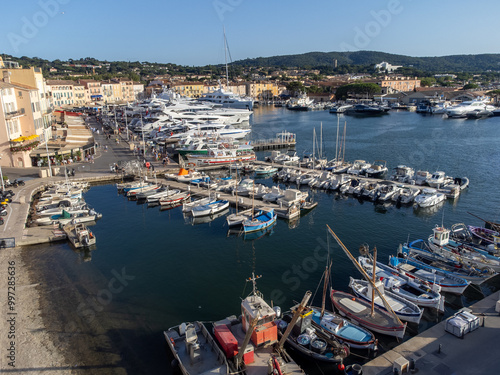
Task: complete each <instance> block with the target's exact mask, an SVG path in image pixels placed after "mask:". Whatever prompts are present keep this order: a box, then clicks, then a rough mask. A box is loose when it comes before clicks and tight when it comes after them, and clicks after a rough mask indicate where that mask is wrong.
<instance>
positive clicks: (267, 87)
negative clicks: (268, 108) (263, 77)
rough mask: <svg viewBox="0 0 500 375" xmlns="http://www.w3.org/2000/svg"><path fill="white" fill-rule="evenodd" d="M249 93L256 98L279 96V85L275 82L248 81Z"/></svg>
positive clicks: (263, 98) (265, 98) (268, 98)
mask: <svg viewBox="0 0 500 375" xmlns="http://www.w3.org/2000/svg"><path fill="white" fill-rule="evenodd" d="M246 85H247V95H248V96H250V97H252V98H253V99H256V100H270V99H272V98H274V97H275V96H278V94H279V92H278V86H277V85H276V84H275V83H273V82H247V84H246Z"/></svg>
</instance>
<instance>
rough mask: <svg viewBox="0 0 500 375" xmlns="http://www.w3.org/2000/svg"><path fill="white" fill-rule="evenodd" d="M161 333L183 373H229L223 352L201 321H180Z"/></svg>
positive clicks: (189, 374)
mask: <svg viewBox="0 0 500 375" xmlns="http://www.w3.org/2000/svg"><path fill="white" fill-rule="evenodd" d="M163 335H164V336H165V340H166V341H167V345H168V347H169V348H170V351H171V352H172V354H173V356H174V358H175V359H176V361H177V363H178V366H179V368H180V370H181V372H182V374H183V375H202V374H212V375H228V374H230V369H229V365H228V363H227V358H226V356H225V354H224V352H223V351H222V350H221V349H220V348H219V346H218V345H217V343H216V342H215V340H214V339H213V338H212V335H211V334H210V332H208V330H207V328H206V327H205V326H204V325H203V323H201V322H193V323H187V324H186V323H182V324H180V325H179V326H175V327H171V328H169V329H168V330H166V331H164V332H163Z"/></svg>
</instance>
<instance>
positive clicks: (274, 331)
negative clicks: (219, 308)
mask: <svg viewBox="0 0 500 375" xmlns="http://www.w3.org/2000/svg"><path fill="white" fill-rule="evenodd" d="M241 316H242V325H243V330H244V331H245V332H247V331H248V329H249V328H250V327H251V325H252V322H253V321H254V320H255V319H256V318H257V325H256V326H255V328H254V330H253V333H252V337H251V339H252V342H253V344H254V345H255V346H256V347H259V346H263V345H269V344H272V343H275V342H277V341H278V326H277V325H276V323H275V319H276V312H275V311H274V310H273V309H272V308H271V306H269V305H268V304H267V303H266V301H264V299H263V298H262V297H261V296H259V295H257V294H252V295H250V296H248V297H247V298H245V299H244V300H243V301H242V302H241Z"/></svg>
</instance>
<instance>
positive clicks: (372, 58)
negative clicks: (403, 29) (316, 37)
mask: <svg viewBox="0 0 500 375" xmlns="http://www.w3.org/2000/svg"><path fill="white" fill-rule="evenodd" d="M335 60H337V64H338V66H341V65H374V64H377V63H380V62H382V61H387V62H388V63H390V64H392V65H403V66H404V67H413V68H414V69H417V70H422V71H428V72H461V71H463V72H484V71H487V70H495V71H497V70H500V54H482V55H454V56H440V57H412V56H404V55H394V54H390V53H384V52H375V51H358V52H309V53H304V54H301V55H285V56H272V57H258V58H255V59H245V60H239V61H235V62H234V63H233V64H234V65H240V66H248V67H260V66H272V67H297V68H305V67H307V68H316V67H324V66H333V64H334V61H335Z"/></svg>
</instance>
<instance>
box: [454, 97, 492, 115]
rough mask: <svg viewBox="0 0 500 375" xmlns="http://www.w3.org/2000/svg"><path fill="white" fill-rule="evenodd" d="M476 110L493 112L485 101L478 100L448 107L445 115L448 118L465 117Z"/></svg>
mask: <svg viewBox="0 0 500 375" xmlns="http://www.w3.org/2000/svg"><path fill="white" fill-rule="evenodd" d="M477 109H481V110H486V111H493V110H495V107H494V106H492V105H491V104H489V102H488V100H487V99H485V98H478V99H474V100H468V101H465V102H462V103H460V104H457V105H454V106H451V107H448V108H447V109H446V111H445V113H446V114H447V115H448V117H466V116H467V113H469V112H472V111H474V110H477Z"/></svg>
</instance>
